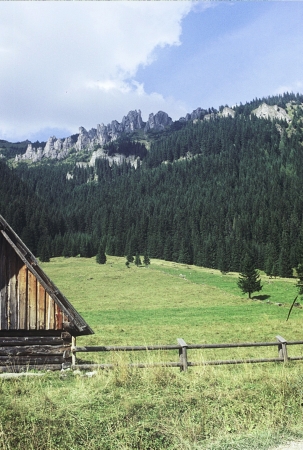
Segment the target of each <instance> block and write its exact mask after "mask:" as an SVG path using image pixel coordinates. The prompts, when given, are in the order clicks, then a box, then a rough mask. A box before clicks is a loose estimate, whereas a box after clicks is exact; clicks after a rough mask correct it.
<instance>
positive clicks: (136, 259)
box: [135, 253, 142, 267]
mask: <svg viewBox="0 0 303 450" xmlns="http://www.w3.org/2000/svg"><path fill="white" fill-rule="evenodd" d="M135 264H136V266H137V267H138V266H141V264H142V263H141V259H140V256H139V253H136V257H135Z"/></svg>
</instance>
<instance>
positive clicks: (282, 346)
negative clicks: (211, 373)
mask: <svg viewBox="0 0 303 450" xmlns="http://www.w3.org/2000/svg"><path fill="white" fill-rule="evenodd" d="M276 339H277V341H275V342H246V343H225V344H187V343H186V342H185V341H184V339H181V338H178V339H177V342H178V343H177V344H176V345H147V346H143V345H141V346H85V347H77V346H76V339H75V338H73V339H72V347H71V353H72V366H71V367H72V369H114V368H116V367H117V364H85V363H81V364H77V361H76V354H77V353H89V352H136V351H154V350H158V351H160V350H168V351H173V350H178V353H179V360H178V361H176V362H159V363H131V364H128V366H129V367H133V368H146V367H157V366H160V367H179V368H180V370H181V371H186V370H187V369H188V367H193V366H204V365H222V364H243V363H246V364H247V363H266V362H284V363H287V362H288V361H298V360H303V356H295V357H290V356H289V355H288V351H287V347H288V346H289V345H303V341H287V340H286V339H284V338H283V337H282V336H276ZM241 347H277V350H278V356H276V357H273V358H254V359H250V358H249V359H231V360H216V361H196V362H194V361H189V360H188V350H193V349H224V348H225V349H226V348H241Z"/></svg>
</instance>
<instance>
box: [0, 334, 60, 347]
mask: <svg viewBox="0 0 303 450" xmlns="http://www.w3.org/2000/svg"><path fill="white" fill-rule="evenodd" d="M15 345H17V346H21V345H22V346H23V345H27V346H31V345H53V346H55V345H60V346H66V342H65V340H64V339H63V338H61V337H60V336H54V337H53V336H13V337H6V336H4V337H0V347H9V346H15Z"/></svg>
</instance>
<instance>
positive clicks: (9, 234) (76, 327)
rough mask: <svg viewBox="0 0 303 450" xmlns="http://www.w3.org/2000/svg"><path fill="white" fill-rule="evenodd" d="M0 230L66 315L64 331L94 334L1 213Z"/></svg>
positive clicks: (75, 333)
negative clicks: (66, 320)
mask: <svg viewBox="0 0 303 450" xmlns="http://www.w3.org/2000/svg"><path fill="white" fill-rule="evenodd" d="M0 232H1V234H2V235H3V237H4V238H5V240H6V241H7V243H8V244H9V245H10V246H11V247H12V248H13V249H14V251H15V252H16V254H17V255H18V256H19V258H20V259H21V260H22V261H23V263H24V264H25V265H26V267H27V269H28V270H29V271H30V272H31V273H32V275H34V277H35V278H36V279H37V281H38V282H39V283H40V285H41V286H42V287H43V288H44V289H45V291H46V292H47V294H48V295H49V297H51V298H52V299H53V301H54V302H55V303H56V305H57V306H58V307H59V309H60V310H61V311H62V313H63V314H64V315H65V317H67V319H68V328H67V329H66V331H69V332H70V333H71V334H72V335H75V336H79V335H86V334H94V332H93V330H92V329H91V328H90V326H89V325H88V324H87V323H86V322H85V320H84V319H83V318H82V317H81V316H80V314H79V313H78V312H77V311H76V309H75V308H74V307H73V305H72V304H71V303H70V302H69V301H68V300H67V298H66V297H65V296H64V295H63V294H62V292H61V291H60V290H59V289H58V288H57V286H55V284H54V283H53V282H52V281H51V280H50V279H49V278H48V276H47V275H46V274H45V272H44V271H43V270H42V269H41V267H40V266H39V263H38V261H37V259H36V258H35V256H34V255H33V254H32V252H31V251H30V250H29V249H28V248H27V246H26V245H25V244H24V242H22V240H21V239H20V237H19V236H18V235H17V234H16V233H15V232H14V230H13V229H12V228H11V227H10V226H9V224H8V223H7V222H6V221H5V219H4V218H3V217H2V216H1V215H0ZM0 256H1V255H0Z"/></svg>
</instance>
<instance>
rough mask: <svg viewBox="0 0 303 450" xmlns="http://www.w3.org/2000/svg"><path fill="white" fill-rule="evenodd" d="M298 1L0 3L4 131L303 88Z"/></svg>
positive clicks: (9, 134) (18, 132)
mask: <svg viewBox="0 0 303 450" xmlns="http://www.w3.org/2000/svg"><path fill="white" fill-rule="evenodd" d="M302 23H303V2H300V1H297V2H292V1H267V2H266V1H257V2H254V1H244V2H242V1H237V2H232V1H229V2H224V1H211V2H201V1H195V2H190V1H182V2H181V1H169V2H163V1H154V2H147V1H136V2H135V1H126V2H119V1H117V2H116V1H115V2H109V1H106V2H102V1H99V2H94V1H93V2H90V1H85V2H69V1H66V2H65V1H60V2H28V1H24V2H0V139H7V140H10V141H19V140H23V139H30V140H32V141H35V140H46V139H47V138H48V137H49V136H52V135H55V136H56V137H65V136H68V135H70V134H73V133H77V132H78V128H79V126H84V127H85V128H87V129H90V128H92V127H96V125H97V124H98V123H105V124H107V123H109V122H110V121H111V120H114V119H116V120H118V121H119V122H121V120H122V117H123V115H126V114H127V113H128V111H130V110H134V109H140V110H141V112H142V117H143V120H147V118H148V114H149V113H151V112H153V113H156V112H157V111H159V110H163V111H166V112H167V113H168V114H169V115H170V116H171V117H172V118H173V119H174V120H176V119H178V118H180V117H181V116H184V115H185V114H186V113H187V112H191V111H192V110H193V109H196V108H197V107H199V106H200V107H202V108H209V107H212V106H213V107H215V108H218V107H219V106H220V105H225V104H228V105H229V106H232V105H234V104H236V103H240V102H242V103H245V102H246V101H250V100H252V99H254V98H256V97H258V98H259V97H263V96H268V95H274V94H277V93H282V92H285V91H287V90H288V91H293V92H300V93H302V92H303V26H302Z"/></svg>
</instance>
